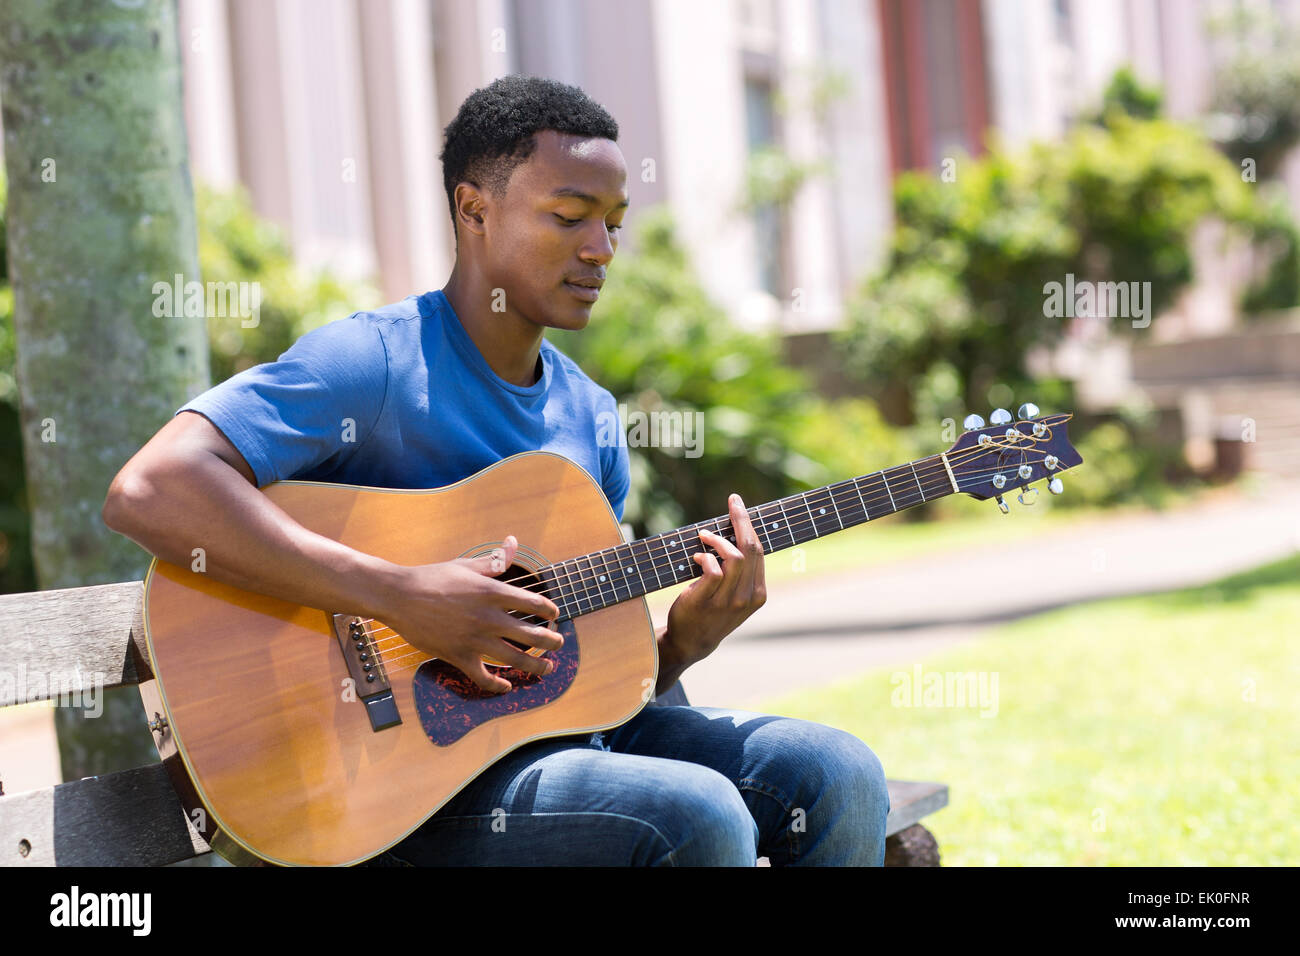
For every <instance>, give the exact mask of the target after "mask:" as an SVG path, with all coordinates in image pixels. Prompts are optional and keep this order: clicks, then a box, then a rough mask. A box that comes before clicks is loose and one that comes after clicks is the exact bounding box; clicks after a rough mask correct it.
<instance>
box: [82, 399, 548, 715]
mask: <svg viewBox="0 0 1300 956" xmlns="http://www.w3.org/2000/svg"><path fill="white" fill-rule="evenodd" d="M103 519H104V523H105V524H106V525H107V526H108V527H109V528H111V529H113V530H114V531H117V532H119V533H120V534H123V535H125V536H126V537H128V538H131V539H132V540H133V541H135V542H136V543H137V544H139V545H140V546H141V547H143V548H145V549H146V550H147V551H149V552H151V553H152V554H155V555H157V556H158V557H159V558H161V559H163V560H164V561H170V562H171V563H173V564H178V565H180V566H182V567H189V566H190V564H191V562H192V561H193V550H194V549H195V548H203V550H204V560H205V573H207V574H209V575H211V576H212V578H213V579H214V580H217V581H221V582H223V583H226V584H231V585H234V586H235V587H238V588H241V589H243V590H247V591H255V592H258V593H260V594H266V595H268V596H271V597H276V598H281V599H283V600H287V601H291V602H293V603H295V604H301V605H303V606H306V607H318V608H332V609H337V610H340V611H346V612H350V613H358V614H362V615H365V616H367V617H377V618H381V619H383V620H384V621H385V623H388V624H390V625H392V626H393V627H394V628H395V629H396V630H397V631H398V632H399V633H401V634H402V635H403V636H404V637H405V638H406V639H407V640H408V641H409V642H410V643H412V644H415V645H416V646H417V647H421V648H422V649H426V650H430V652H431V653H433V654H434V655H435V656H439V657H441V658H442V659H443V660H446V661H448V662H449V663H452V664H454V665H455V666H457V667H459V668H460V669H461V670H462V671H464V672H465V673H466V674H468V675H469V676H470V677H471V678H472V679H473V680H474V681H475V682H476V683H478V684H479V686H480V687H483V688H484V689H489V690H498V691H501V690H507V689H509V684H508V683H507V682H506V681H505V680H504V679H503V678H500V677H497V676H496V675H494V674H492V673H490V672H488V671H487V670H486V668H485V667H484V666H483V664H482V661H481V655H482V654H488V655H490V656H492V657H495V658H497V659H498V660H502V661H504V662H506V663H509V664H511V665H512V666H515V667H519V668H521V669H522V670H525V671H528V672H529V673H536V674H542V673H546V672H547V663H546V662H545V661H542V660H539V659H537V658H533V657H530V656H528V655H526V654H523V653H521V652H519V651H518V650H517V649H515V648H514V647H512V646H511V645H510V644H508V643H506V642H505V641H503V640H501V639H500V636H501V635H507V634H508V635H509V636H510V637H511V638H512V639H514V640H517V641H521V642H523V643H525V644H528V645H530V646H535V647H545V648H547V649H552V650H553V649H556V648H558V647H559V646H560V644H561V643H562V639H560V637H559V635H558V634H555V633H554V632H552V631H549V630H547V629H545V628H541V627H532V626H529V625H526V624H524V623H523V622H522V621H519V620H517V619H516V618H514V617H512V616H511V615H510V614H508V613H507V608H514V609H519V610H524V611H528V612H530V613H532V614H536V615H537V616H539V617H542V618H547V619H554V618H555V617H556V616H557V615H558V609H557V608H555V605H554V604H553V603H552V602H551V601H549V600H547V599H546V598H544V597H542V596H541V595H536V594H532V593H531V592H527V591H524V590H523V589H522V588H516V587H513V586H511V585H507V584H505V583H504V582H501V581H493V580H491V578H490V577H488V576H486V575H491V574H496V573H499V571H501V570H504V569H505V568H506V567H509V565H510V560H511V558H512V557H513V550H514V548H513V546H509V545H508V547H507V549H506V551H507V553H506V554H504V555H502V556H501V558H499V559H498V563H499V564H500V567H499V568H497V569H496V570H492V569H491V568H492V564H491V561H490V560H489V559H487V558H484V559H479V561H478V562H465V561H451V562H445V563H441V564H432V565H420V566H415V567H407V566H403V565H397V564H393V563H392V562H389V561H385V560H382V559H380V558H377V557H374V556H373V555H367V554H363V553H362V552H360V551H357V550H355V549H353V548H349V547H348V546H346V545H344V544H341V543H339V542H337V541H334V540H332V539H330V538H327V537H325V536H324V535H320V534H316V533H315V532H313V531H309V530H308V529H306V528H304V527H303V526H302V525H300V524H298V522H296V521H294V520H293V518H291V517H290V516H289V515H288V514H287V513H286V512H285V511H284V510H283V509H282V508H280V507H278V506H277V505H275V504H274V503H273V502H272V501H271V499H270V498H268V497H267V496H266V495H264V494H263V493H262V492H261V491H259V490H258V489H257V487H256V479H255V477H254V474H253V470H252V469H251V468H250V467H249V465H248V462H247V461H246V460H245V459H244V457H243V456H242V455H241V454H240V453H239V451H238V449H236V448H235V446H234V445H233V444H232V443H231V442H230V441H229V439H227V438H226V436H225V435H224V434H222V432H221V431H220V429H218V428H217V427H216V426H215V425H213V424H212V423H211V422H210V421H208V420H207V419H206V418H204V417H203V416H202V415H199V414H197V413H195V412H186V413H184V414H179V415H176V416H175V417H174V418H172V420H171V421H170V422H168V423H167V424H166V425H165V426H163V428H162V429H160V430H159V432H158V434H156V435H155V436H154V437H153V438H152V439H150V440H149V442H148V444H146V445H145V446H144V447H143V448H142V449H140V451H139V452H137V453H136V454H135V456H134V457H132V458H131V460H130V461H128V462H127V463H126V465H125V466H124V467H123V468H122V470H121V472H119V473H118V475H117V477H116V478H114V479H113V483H112V485H111V486H110V487H109V490H108V495H107V498H106V499H105V502H104V509H103ZM511 540H512V539H511ZM502 559H503V560H502ZM479 564H481V565H482V567H481V568H480V567H479ZM433 635H437V636H436V638H435V637H434V636H433Z"/></svg>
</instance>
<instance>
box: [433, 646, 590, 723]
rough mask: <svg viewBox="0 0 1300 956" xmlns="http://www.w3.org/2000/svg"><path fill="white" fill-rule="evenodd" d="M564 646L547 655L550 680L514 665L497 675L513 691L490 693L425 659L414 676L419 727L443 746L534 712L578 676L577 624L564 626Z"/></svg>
mask: <svg viewBox="0 0 1300 956" xmlns="http://www.w3.org/2000/svg"><path fill="white" fill-rule="evenodd" d="M559 629H560V633H561V634H563V635H564V646H563V647H561V648H560V649H559V650H558V651H551V652H549V654H548V655H547V656H548V658H549V659H550V660H553V661H555V670H554V671H552V672H551V673H549V674H547V675H546V676H545V677H538V676H536V675H535V674H527V673H524V672H523V671H521V670H518V669H516V668H514V667H507V668H500V669H498V670H497V673H498V674H500V676H502V677H504V678H505V679H506V680H508V681H510V683H511V684H513V685H514V689H513V690H510V691H507V692H506V693H504V694H489V693H488V692H486V691H484V690H482V689H480V688H479V686H478V685H477V684H475V683H474V682H473V681H472V680H470V679H469V678H468V677H466V676H465V675H464V674H463V673H461V672H460V670H458V669H457V668H455V667H453V666H452V665H450V664H447V663H444V662H443V661H439V660H432V661H425V662H424V663H423V664H421V665H420V667H419V669H418V670H417V671H416V672H415V677H414V678H412V681H413V688H412V689H413V690H414V697H415V709H416V713H417V714H418V716H419V719H420V726H421V727H423V728H424V732H425V733H426V734H427V735H428V737H429V739H430V740H431V741H433V743H434V744H436V745H437V746H439V747H447V746H450V745H451V744H454V743H455V742H456V741H458V740H460V738H461V737H464V736H465V735H466V734H467V733H469V732H470V731H471V730H473V729H474V728H475V727H477V726H479V725H480V724H483V723H486V722H487V721H489V720H492V719H494V718H496V717H503V716H505V715H506V714H517V713H519V712H521V711H525V710H532V709H533V708H534V707H540V706H542V705H543V704H549V703H550V702H551V701H553V700H556V699H557V698H559V696H560V695H561V694H563V693H564V692H565V691H566V690H568V689H569V686H570V685H571V684H572V683H573V679H574V677H576V676H577V674H578V662H579V655H578V634H577V631H576V630H575V628H574V626H573V621H572V620H566V621H562V622H560V624H559Z"/></svg>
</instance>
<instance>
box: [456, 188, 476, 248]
mask: <svg viewBox="0 0 1300 956" xmlns="http://www.w3.org/2000/svg"><path fill="white" fill-rule="evenodd" d="M455 198H456V216H457V218H458V219H459V221H460V222H462V223H464V224H465V228H466V229H468V230H470V231H471V232H473V233H475V234H476V235H482V234H483V194H482V192H481V191H480V190H479V188H478V186H476V185H475V184H474V183H471V182H468V181H466V182H462V183H459V184H458V185H457V186H456V193H455Z"/></svg>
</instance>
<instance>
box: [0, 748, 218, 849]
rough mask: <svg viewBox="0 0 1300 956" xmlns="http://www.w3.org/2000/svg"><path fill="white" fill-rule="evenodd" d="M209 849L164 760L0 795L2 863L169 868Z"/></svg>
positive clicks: (0, 847)
mask: <svg viewBox="0 0 1300 956" xmlns="http://www.w3.org/2000/svg"><path fill="white" fill-rule="evenodd" d="M24 843H25V844H26V846H27V847H28V848H29V849H28V852H27V854H26V855H25V856H24V855H23V853H22V847H23V845H24ZM207 852H208V845H207V844H206V843H205V842H203V839H202V838H201V837H200V836H199V835H198V834H197V832H195V831H194V830H193V829H192V828H191V827H190V825H189V823H188V822H187V821H186V819H185V811H184V810H183V809H182V808H181V803H180V801H179V800H178V799H177V798H176V791H175V790H174V789H172V784H171V780H169V779H168V777H167V772H166V771H165V770H164V769H163V765H162V764H160V763H158V764H152V765H151V766H148V767H137V768H136V769H135V770H123V771H121V772H119V773H113V774H105V775H103V776H100V777H85V778H83V779H81V780H74V781H72V782H70V783H62V784H59V785H58V786H57V787H50V788H48V789H45V790H30V791H28V792H27V793H15V794H13V795H12V796H7V797H0V866H165V865H166V864H168V863H175V862H177V861H178V860H188V859H190V858H192V857H195V856H198V855H199V854H201V853H207Z"/></svg>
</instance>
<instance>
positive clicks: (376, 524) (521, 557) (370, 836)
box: [141, 405, 1082, 865]
mask: <svg viewBox="0 0 1300 956" xmlns="http://www.w3.org/2000/svg"><path fill="white" fill-rule="evenodd" d="M1071 417H1072V416H1071V415H1069V414H1059V415H1046V416H1041V417H1040V416H1039V415H1038V410H1037V409H1036V408H1034V407H1033V406H1032V405H1024V406H1021V409H1020V416H1019V418H1018V419H1016V420H1013V419H1012V416H1011V415H1010V413H1008V412H1006V411H1003V410H1001V409H999V410H998V411H997V412H995V413H994V414H993V416H991V421H990V424H989V425H988V426H985V425H984V423H983V420H982V419H979V417H978V416H971V417H970V418H968V419H967V420H966V425H967V428H968V429H969V430H968V431H966V432H965V433H964V434H962V435H961V437H960V438H959V439H958V440H957V441H956V442H955V443H954V444H953V445H952V446H951V447H950V448H949V449H948V450H947V451H946V452H943V453H941V454H938V455H931V456H929V457H927V458H921V459H918V460H916V461H912V462H909V463H907V464H904V465H900V466H897V467H893V468H886V469H884V470H883V471H879V472H875V473H873V474H869V475H863V476H861V477H858V478H852V479H848V480H845V481H840V482H836V483H835V484H831V485H827V486H825V487H822V488H817V489H814V490H812V491H807V492H803V493H801V494H796V495H791V496H789V497H786V498H781V499H778V500H776V501H770V502H767V503H766V504H762V505H758V506H757V507H752V508H750V509H749V517H750V520H751V521H752V522H753V526H754V529H755V531H756V533H757V534H758V537H759V540H760V541H761V542H762V545H763V549H764V552H765V553H766V554H772V553H775V552H777V551H781V550H783V549H785V548H789V547H792V546H795V545H798V544H801V543H803V542H806V541H810V540H812V539H814V538H819V537H823V536H825V535H828V534H833V533H835V532H838V531H842V530H844V529H845V528H851V527H854V526H855V525H859V524H862V523H864V522H867V521H873V520H875V519H877V518H881V517H884V516H885V515H890V514H894V513H895V512H898V511H902V510H904V509H907V508H911V507H913V506H915V505H919V504H922V503H924V502H928V501H935V500H937V499H939V498H942V497H944V496H946V495H950V494H958V493H960V494H966V495H970V496H972V497H975V498H978V499H988V498H995V499H996V500H997V502H998V504H999V506H1000V507H1001V508H1002V509H1003V511H1005V510H1006V507H1007V506H1006V503H1005V502H1004V501H1003V498H1002V494H1003V491H1004V490H1006V491H1009V490H1011V489H1014V488H1017V487H1018V488H1021V489H1022V490H1021V500H1022V502H1023V503H1028V502H1029V501H1030V500H1031V497H1030V496H1032V495H1036V494H1037V489H1036V488H1029V487H1028V486H1029V484H1030V483H1031V482H1035V481H1038V480H1040V479H1047V480H1048V482H1049V488H1050V490H1051V491H1053V492H1057V493H1059V492H1060V490H1061V481H1060V478H1059V477H1058V474H1059V473H1060V472H1062V471H1064V470H1066V469H1068V468H1071V467H1073V466H1075V465H1078V464H1080V463H1081V462H1082V459H1081V458H1080V456H1079V455H1078V453H1077V452H1076V451H1075V450H1074V449H1073V448H1072V447H1071V446H1070V443H1069V438H1068V436H1067V434H1066V422H1067V421H1068V420H1069V419H1070V418H1071ZM263 491H264V492H265V494H266V495H267V496H268V497H270V498H271V500H272V501H274V502H275V503H276V504H277V505H278V506H279V507H281V508H283V509H284V510H285V511H286V512H288V514H289V515H290V516H291V517H293V518H294V520H296V521H298V522H299V523H301V524H302V525H304V526H305V527H307V528H309V529H311V530H312V531H315V532H318V533H320V534H323V535H328V536H329V537H331V538H333V539H335V540H337V541H340V542H343V543H345V544H347V545H349V546H350V547H352V548H355V549H357V550H359V551H363V552H366V553H369V554H373V555H378V556H380V557H383V558H385V559H387V560H389V561H393V562H395V563H398V564H404V565H417V564H426V563H434V562H440V561H449V560H452V559H455V558H461V557H477V556H479V555H483V554H486V553H488V552H490V551H492V550H493V549H495V548H496V547H498V546H499V545H500V544H501V543H502V539H503V538H504V536H505V535H506V534H508V533H509V534H514V535H515V536H516V538H517V539H518V541H519V548H518V551H517V553H516V556H515V559H514V564H513V565H512V567H511V568H510V569H508V571H507V572H506V573H505V574H503V575H501V576H500V579H502V580H508V581H510V583H512V584H514V585H516V586H518V587H523V588H528V589H531V590H535V591H540V592H543V593H545V594H546V596H547V597H548V598H550V600H551V601H553V602H554V603H555V604H556V605H557V606H558V607H559V609H560V615H559V619H558V621H556V622H554V623H552V624H550V625H548V626H553V627H557V628H558V629H560V630H561V631H562V633H563V635H564V646H563V647H562V648H561V649H560V650H558V651H553V652H543V651H539V650H537V649H530V651H529V652H530V653H533V654H535V655H540V654H543V653H545V654H548V655H549V656H550V657H551V658H552V659H553V660H554V662H555V665H556V666H555V668H554V670H552V671H551V672H550V673H549V674H547V675H546V676H544V677H536V676H533V675H529V674H525V673H523V672H522V671H519V670H515V669H512V668H506V667H505V666H504V665H501V667H502V669H501V673H502V674H503V676H505V677H507V678H508V679H509V680H510V682H511V684H512V685H513V689H512V690H510V691H508V692H506V693H504V694H488V693H485V692H483V691H480V690H479V689H478V687H477V686H476V685H475V684H473V683H472V682H471V681H470V680H469V679H468V678H466V677H465V676H464V675H463V674H462V673H461V672H460V671H459V670H457V669H456V668H454V667H452V666H450V665H448V664H445V663H444V662H442V661H440V660H437V659H431V658H430V657H429V655H427V654H426V653H425V652H422V651H419V650H417V649H416V648H415V647H413V646H412V645H410V644H408V643H407V642H406V641H405V640H403V639H402V636H401V635H400V634H397V633H396V632H394V631H393V630H392V629H391V628H389V627H386V626H385V625H384V624H383V623H382V622H381V621H377V620H370V619H365V618H362V617H359V616H358V615H356V614H352V613H349V612H348V609H346V608H325V609H320V608H310V607H300V606H297V605H295V604H292V603H289V602H286V601H283V600H279V599H276V598H271V597H266V596H264V595H260V594H256V593H253V592H250V591H244V590H241V589H239V588H235V587H232V586H229V585H226V584H222V583H221V582H219V581H215V580H213V579H212V578H211V577H209V576H208V575H206V574H204V573H201V572H196V571H195V570H191V569H190V568H185V567H180V566H178V565H175V564H171V563H168V562H166V561H161V560H158V559H155V560H154V561H153V563H152V564H151V565H150V567H149V572H148V575H147V576H146V578H145V584H144V620H145V638H146V641H147V644H148V650H149V653H150V655H151V660H152V667H153V673H154V676H155V678H156V680H154V681H149V682H146V683H145V684H142V685H141V694H142V695H143V697H144V701H145V707H146V712H147V714H148V715H149V717H150V727H151V729H152V730H153V731H154V734H155V741H156V742H157V744H158V748H159V752H160V753H161V755H162V757H163V760H164V763H165V765H166V766H167V768H168V770H169V772H170V774H171V779H172V782H173V783H174V784H175V785H176V788H177V792H178V794H179V795H180V797H181V802H182V805H183V806H184V808H185V810H186V812H187V814H188V815H189V819H190V822H191V823H192V824H193V825H194V827H195V828H196V829H197V830H198V832H199V833H200V834H201V835H202V836H203V838H204V839H205V840H207V842H208V843H209V845H210V846H212V848H213V850H214V851H216V852H218V853H219V854H221V855H222V856H224V857H226V858H227V859H229V860H231V861H232V862H236V863H253V864H256V863H262V862H266V863H272V864H280V865H325V864H354V863H359V862H361V861H363V860H365V859H367V858H368V857H371V856H374V855H375V854H377V853H380V852H382V851H383V850H385V849H387V848H388V847H390V846H392V845H394V844H396V843H398V842H399V841H400V840H402V839H403V838H405V837H406V836H407V835H409V834H410V833H411V832H412V831H413V830H415V829H416V828H417V827H418V826H419V825H420V824H421V823H423V822H424V821H425V820H427V819H428V818H429V817H430V816H431V815H432V814H433V813H435V812H436V811H437V810H438V809H439V808H440V807H441V806H442V805H443V804H444V803H446V802H447V800H449V799H450V798H451V797H452V796H453V795H454V794H455V793H456V792H457V791H459V790H460V789H461V788H462V787H464V786H465V784H466V783H468V782H469V781H470V780H471V779H473V778H474V777H475V776H477V775H478V774H479V773H481V772H482V771H483V770H485V769H486V768H487V767H489V766H490V765H491V764H492V763H493V762H494V761H495V760H497V759H499V758H500V757H501V756H503V755H504V754H506V753H508V752H510V751H512V750H514V749H515V748H517V747H519V746H521V745H523V744H525V743H527V742H529V741H534V740H538V739H541V738H546V737H556V736H562V735H568V734H579V733H589V732H593V731H596V730H604V729H608V728H611V727H615V726H617V725H619V724H621V723H623V722H624V721H627V720H629V719H630V718H631V717H633V716H634V715H635V714H636V713H637V712H638V711H640V709H641V708H642V707H643V706H645V704H646V703H647V701H649V700H650V699H651V697H652V696H653V693H654V687H655V682H656V672H657V667H658V660H657V655H656V645H655V632H654V625H653V622H652V621H651V618H650V613H649V610H648V608H647V606H646V603H645V600H644V595H646V594H648V593H650V592H652V591H656V590H659V589H661V588H667V587H671V586H673V585H675V584H679V583H681V582H685V581H687V580H689V579H691V578H693V577H698V576H700V575H701V574H702V573H703V572H702V571H701V569H700V567H699V565H698V564H696V562H695V561H693V560H692V559H691V555H692V554H693V553H695V552H698V551H700V550H703V548H704V546H703V545H702V544H701V542H700V539H699V537H698V535H697V533H696V532H697V530H698V529H700V528H707V529H708V530H710V531H714V532H716V533H717V534H719V535H721V536H723V537H726V538H729V539H730V540H731V541H733V542H734V541H735V533H734V532H733V531H732V529H731V522H730V518H729V517H728V516H727V515H723V516H720V517H716V518H710V519H708V520H706V521H700V522H697V523H695V524H692V525H687V526H685V527H682V528H677V529H675V530H673V531H668V532H665V533H662V534H656V535H651V536H650V537H647V538H642V539H640V540H636V541H631V542H628V541H626V540H625V539H624V536H623V534H622V532H621V531H620V527H619V523H618V521H617V520H616V518H615V516H614V513H613V511H612V510H611V509H610V506H609V503H608V501H607V500H606V498H605V495H604V493H603V492H602V490H601V488H600V486H599V485H598V484H597V483H596V482H595V480H594V479H593V478H592V477H591V476H590V475H589V474H588V473H587V472H586V471H585V470H583V469H582V468H581V467H580V466H578V465H577V464H575V463H573V462H571V461H569V460H568V459H565V458H563V457H561V456H558V455H555V454H552V453H549V452H524V453H522V454H518V455H514V456H512V457H510V458H506V459H504V460H502V461H500V462H498V463H497V464H495V465H492V466H491V467H489V468H486V469H484V470H483V471H481V472H479V473H477V474H475V475H473V476H471V477H468V478H465V479H464V480H462V481H458V482H456V483H455V484H452V485H448V486H446V487H443V488H436V489H429V490H394V489H387V488H369V487H358V486H351V485H341V484H328V483H321V482H307V481H279V482H275V483H273V484H270V485H268V486H267V487H266V488H265V489H263ZM514 613H515V614H516V616H517V617H520V618H521V619H523V620H527V621H529V623H532V624H539V623H544V622H542V621H541V620H540V619H538V618H536V617H533V616H532V615H529V614H527V613H526V612H514Z"/></svg>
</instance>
